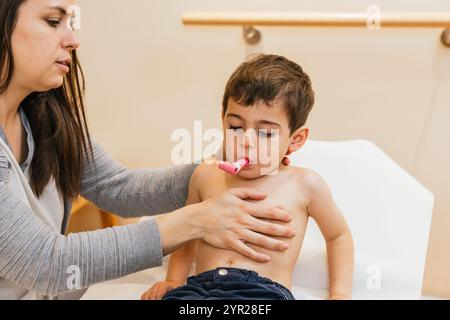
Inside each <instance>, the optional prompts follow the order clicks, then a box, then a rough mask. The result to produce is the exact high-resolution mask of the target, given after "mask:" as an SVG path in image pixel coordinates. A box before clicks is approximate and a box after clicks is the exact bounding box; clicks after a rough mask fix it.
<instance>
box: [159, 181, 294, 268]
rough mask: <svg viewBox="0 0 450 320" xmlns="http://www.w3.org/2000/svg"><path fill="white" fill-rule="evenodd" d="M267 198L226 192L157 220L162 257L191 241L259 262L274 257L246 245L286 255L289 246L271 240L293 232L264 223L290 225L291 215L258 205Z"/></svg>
mask: <svg viewBox="0 0 450 320" xmlns="http://www.w3.org/2000/svg"><path fill="white" fill-rule="evenodd" d="M266 197H267V195H266V194H264V193H262V192H260V191H257V190H256V189H253V188H239V189H232V190H229V191H226V192H224V193H223V194H221V195H219V196H216V197H214V198H211V199H208V200H206V201H204V202H200V203H197V204H193V205H189V206H186V207H184V208H181V209H179V210H177V211H174V212H172V213H167V214H164V215H160V216H158V217H157V218H156V223H157V225H158V229H159V233H160V236H161V244H162V249H163V254H164V255H166V254H169V253H171V252H173V251H175V250H176V249H177V248H178V247H180V246H182V245H183V244H185V243H187V242H188V241H191V240H204V241H206V242H207V243H209V244H210V245H212V246H215V247H217V248H222V249H229V250H234V251H236V252H238V253H240V254H242V255H244V256H246V257H248V258H250V259H252V260H255V261H257V262H268V261H270V260H271V257H270V256H269V255H267V254H263V253H259V252H257V251H255V250H254V249H252V248H250V247H249V246H248V245H246V243H251V244H254V245H257V246H259V247H262V248H265V249H269V250H276V251H284V250H286V249H287V248H288V246H289V245H288V244H287V243H286V242H284V241H281V240H276V239H273V238H271V237H270V236H275V237H285V238H292V237H294V236H295V232H294V230H293V229H292V228H290V227H288V226H284V225H280V224H275V223H271V222H268V221H263V220H261V219H269V220H276V221H281V222H285V223H289V222H290V221H291V220H292V217H291V214H290V213H289V212H287V211H286V210H284V209H283V208H281V207H275V206H268V205H263V204H259V203H257V202H248V201H245V200H253V201H260V200H263V199H265V198H266Z"/></svg>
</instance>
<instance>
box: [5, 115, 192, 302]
mask: <svg viewBox="0 0 450 320" xmlns="http://www.w3.org/2000/svg"><path fill="white" fill-rule="evenodd" d="M20 112H21V117H22V123H23V125H24V127H25V130H26V132H27V144H28V151H29V152H28V157H27V159H26V160H25V162H24V163H22V164H21V168H22V169H23V170H24V171H25V169H26V168H27V167H28V166H29V165H30V162H31V159H32V157H33V153H34V141H33V137H32V133H31V129H30V125H29V123H28V120H27V118H26V115H25V113H24V112H23V111H22V110H20ZM0 136H1V137H2V138H3V140H4V141H6V142H7V140H6V137H5V134H4V132H3V130H2V129H1V127H0ZM93 147H94V158H95V164H96V167H93V166H92V165H89V164H88V162H87V161H86V159H85V161H84V171H83V174H82V179H81V195H82V196H83V197H85V198H86V199H88V200H90V201H91V202H93V203H94V204H95V205H96V206H98V207H99V208H102V209H104V210H106V211H108V212H112V213H116V214H118V215H119V216H121V217H125V218H130V217H139V216H144V215H153V214H161V213H166V212H170V211H173V210H175V209H177V208H180V207H182V206H183V205H184V203H185V200H186V197H187V192H188V185H189V180H190V177H191V175H192V172H193V171H194V169H195V165H185V166H176V167H169V168H162V169H138V170H128V169H126V168H125V167H123V166H122V165H120V164H119V163H117V162H116V161H114V160H113V159H112V158H111V157H109V156H108V155H107V154H106V153H105V152H104V151H103V149H102V148H101V147H100V146H99V145H98V144H97V143H94V145H93ZM10 168H11V165H10V164H9V162H8V161H7V159H6V157H5V155H4V154H3V152H2V151H1V149H0V278H2V279H3V280H6V281H9V282H11V283H13V284H14V285H16V286H18V287H22V288H25V289H28V290H30V291H37V292H39V293H42V294H44V295H48V296H57V295H59V294H61V293H64V292H68V291H69V289H68V288H67V279H68V277H69V276H70V274H68V272H67V270H68V268H69V266H72V265H75V266H79V268H80V271H81V279H80V280H81V287H82V288H86V287H88V286H90V285H92V284H95V283H99V282H103V281H107V280H111V279H116V278H120V277H123V276H125V275H127V274H130V273H134V272H137V271H140V270H144V269H147V268H150V267H155V266H159V265H161V264H162V248H161V241H160V235H159V231H158V228H157V225H156V223H155V222H154V221H153V220H150V221H146V222H143V223H139V224H134V225H127V226H123V227H114V228H108V229H104V230H99V231H93V232H83V233H78V234H70V235H69V236H64V232H65V230H66V227H67V221H68V217H69V214H70V211H71V206H72V203H71V201H69V200H68V199H65V201H64V220H63V226H62V230H61V234H58V233H54V232H52V231H51V230H50V229H49V228H48V227H47V226H46V225H45V224H43V223H42V222H41V221H40V220H39V219H38V218H37V217H36V216H35V214H34V213H33V212H32V211H31V209H30V208H29V207H28V206H26V205H25V204H24V203H23V202H21V201H20V200H19V199H18V198H16V197H15V195H14V194H13V193H12V191H11V190H10V188H9V187H8V178H9V170H10Z"/></svg>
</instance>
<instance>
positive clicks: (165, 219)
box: [155, 205, 204, 255]
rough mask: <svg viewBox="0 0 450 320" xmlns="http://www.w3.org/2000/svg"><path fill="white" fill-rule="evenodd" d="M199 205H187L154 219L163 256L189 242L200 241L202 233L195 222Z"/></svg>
mask: <svg viewBox="0 0 450 320" xmlns="http://www.w3.org/2000/svg"><path fill="white" fill-rule="evenodd" d="M198 210H200V206H199V205H189V206H186V207H184V208H181V209H178V210H176V211H174V212H171V213H167V214H164V215H161V216H158V217H156V219H155V220H156V224H157V226H158V229H159V234H160V237H161V244H162V249H163V254H164V255H167V254H169V253H171V252H173V251H175V250H176V249H178V248H179V247H181V246H182V245H184V244H186V243H187V242H189V241H191V240H197V239H202V238H203V236H204V233H203V232H204V231H203V229H202V228H200V227H199V225H198V224H194V223H192V222H193V221H196V220H197V219H196V218H195V216H196V214H197V213H198Z"/></svg>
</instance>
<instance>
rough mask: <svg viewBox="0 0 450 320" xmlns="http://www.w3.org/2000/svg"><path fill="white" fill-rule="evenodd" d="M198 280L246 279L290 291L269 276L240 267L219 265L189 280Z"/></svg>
mask: <svg viewBox="0 0 450 320" xmlns="http://www.w3.org/2000/svg"><path fill="white" fill-rule="evenodd" d="M193 279H195V281H198V282H206V281H228V280H238V279H239V280H244V281H248V282H255V283H265V284H273V285H276V286H278V287H280V288H282V289H284V290H287V291H290V290H289V289H288V288H286V287H285V286H283V285H282V284H280V283H278V282H275V281H272V280H271V279H269V278H265V277H261V276H260V275H259V274H258V273H257V272H255V271H252V270H246V269H240V268H225V267H218V268H216V269H214V270H209V271H205V272H202V273H199V274H198V275H195V276H191V277H189V278H188V282H189V280H193Z"/></svg>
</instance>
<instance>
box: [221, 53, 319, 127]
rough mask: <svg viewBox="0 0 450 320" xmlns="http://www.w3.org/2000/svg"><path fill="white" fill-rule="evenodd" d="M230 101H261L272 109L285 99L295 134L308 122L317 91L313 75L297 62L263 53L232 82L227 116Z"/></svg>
mask: <svg viewBox="0 0 450 320" xmlns="http://www.w3.org/2000/svg"><path fill="white" fill-rule="evenodd" d="M230 99H233V100H234V101H235V102H237V103H239V104H242V105H245V106H251V105H253V104H254V103H256V102H259V101H264V102H265V103H266V104H267V105H268V106H270V105H271V103H272V102H273V101H275V100H278V99H282V100H281V101H282V104H283V107H284V108H285V110H286V113H287V115H288V117H289V127H290V129H291V134H292V133H293V132H294V131H295V130H297V129H298V128H301V127H302V126H303V125H304V124H305V123H306V120H307V119H308V115H309V113H310V112H311V109H312V107H313V105H314V91H313V89H312V86H311V80H310V78H309V76H308V75H307V74H306V73H305V72H303V69H302V68H301V67H300V66H299V65H298V64H297V63H295V62H292V61H290V60H288V59H286V58H285V57H282V56H278V55H273V54H259V55H256V56H254V57H251V58H250V59H249V60H248V61H246V62H244V63H242V64H241V65H240V66H239V67H238V68H237V69H236V71H235V72H234V73H233V74H232V75H231V77H230V79H229V80H228V83H227V85H226V88H225V94H224V96H223V102H222V107H223V109H222V115H223V116H224V115H225V113H226V111H227V107H228V102H229V100H230Z"/></svg>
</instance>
